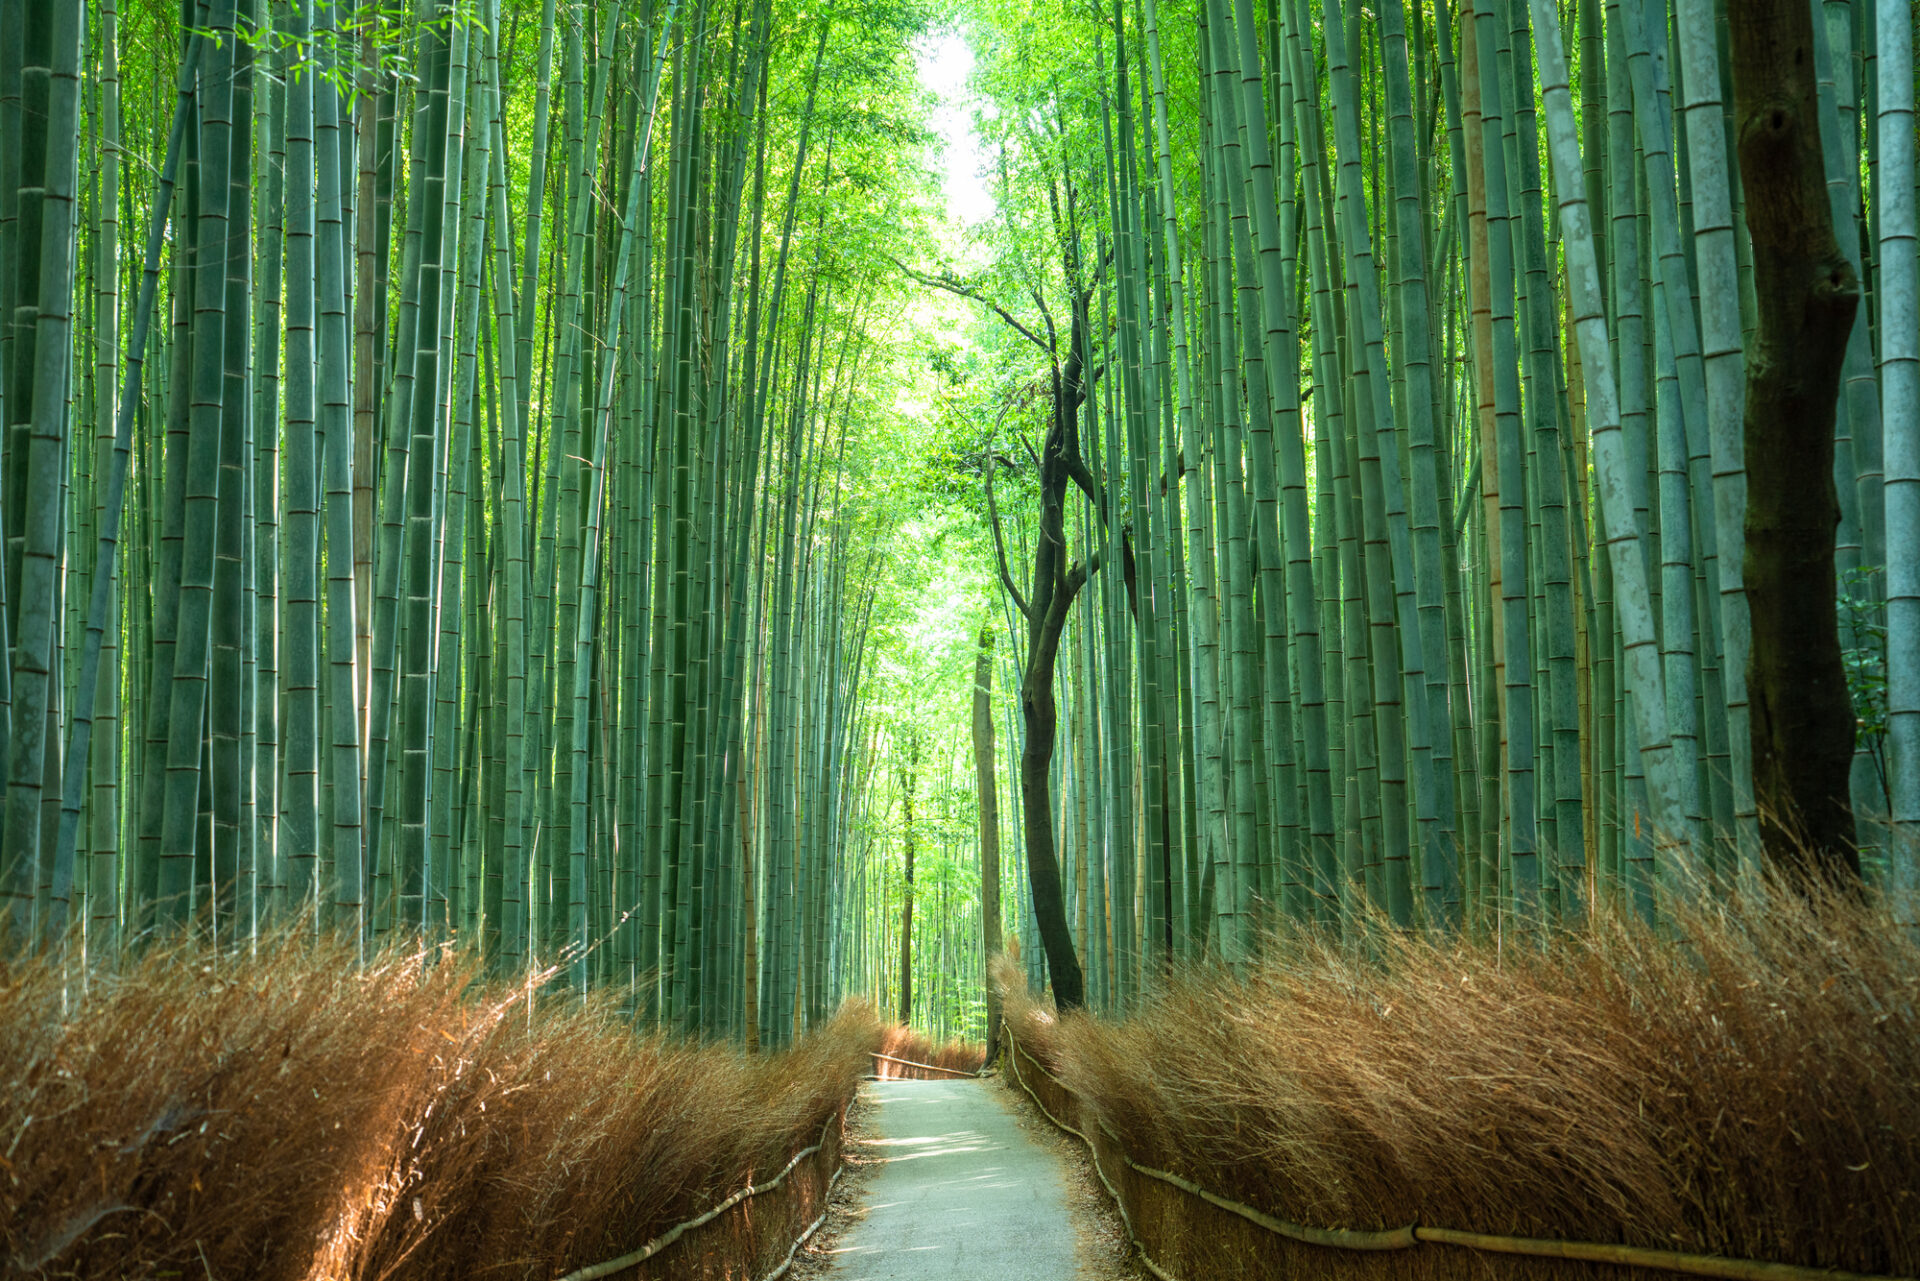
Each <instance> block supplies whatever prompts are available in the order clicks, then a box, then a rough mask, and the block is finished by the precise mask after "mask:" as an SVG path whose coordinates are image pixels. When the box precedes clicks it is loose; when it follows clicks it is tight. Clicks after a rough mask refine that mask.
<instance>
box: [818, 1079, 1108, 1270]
mask: <svg viewBox="0 0 1920 1281" xmlns="http://www.w3.org/2000/svg"><path fill="white" fill-rule="evenodd" d="M871 1088H872V1091H873V1095H872V1097H873V1099H874V1101H875V1102H876V1103H878V1104H879V1107H878V1109H877V1111H876V1113H875V1116H874V1129H875V1131H876V1136H875V1137H874V1138H872V1139H869V1140H867V1143H868V1144H869V1145H870V1149H871V1152H870V1154H871V1155H874V1156H877V1157H879V1158H880V1159H881V1160H882V1161H884V1162H885V1164H884V1165H882V1166H881V1167H880V1170H879V1172H878V1173H877V1174H876V1175H874V1177H873V1181H872V1183H871V1184H869V1185H868V1188H867V1215H866V1217H865V1218H864V1219H862V1220H861V1221H859V1222H858V1223H856V1224H855V1225H854V1226H853V1227H852V1228H851V1229H849V1231H848V1232H847V1235H846V1237H845V1238H844V1239H843V1240H842V1241H841V1242H840V1245H839V1248H838V1250H836V1251H835V1253H836V1255H837V1256H838V1262H837V1264H836V1266H835V1268H834V1270H833V1273H832V1278H833V1281H907V1279H908V1278H912V1281H944V1279H945V1278H949V1277H951V1278H965V1279H966V1281H1072V1278H1073V1277H1074V1276H1076V1275H1077V1273H1078V1271H1079V1266H1078V1262H1077V1260H1076V1257H1075V1249H1074V1245H1075V1240H1076V1233H1075V1230H1074V1226H1073V1223H1072V1221H1071V1220H1070V1218H1069V1215H1068V1209H1067V1194H1066V1180H1067V1172H1066V1170H1065V1169H1064V1168H1063V1166H1062V1165H1061V1162H1060V1159H1059V1157H1057V1156H1056V1155H1054V1154H1053V1153H1052V1152H1049V1151H1048V1150H1046V1149H1045V1148H1043V1147H1041V1146H1040V1145H1039V1144H1038V1143H1035V1142H1034V1141H1033V1140H1032V1139H1031V1138H1029V1137H1027V1135H1026V1134H1025V1133H1024V1132H1023V1131H1022V1130H1021V1129H1020V1127H1019V1125H1018V1124H1016V1123H1015V1121H1014V1117H1013V1113H1012V1112H1011V1111H1010V1110H1009V1109H1008V1106H1007V1102H1006V1100H1005V1098H1004V1097H1002V1094H1001V1091H1000V1090H999V1089H997V1088H996V1087H995V1086H994V1085H993V1084H992V1083H991V1082H988V1081H880V1082H876V1083H875V1084H874V1085H873V1086H872V1087H871Z"/></svg>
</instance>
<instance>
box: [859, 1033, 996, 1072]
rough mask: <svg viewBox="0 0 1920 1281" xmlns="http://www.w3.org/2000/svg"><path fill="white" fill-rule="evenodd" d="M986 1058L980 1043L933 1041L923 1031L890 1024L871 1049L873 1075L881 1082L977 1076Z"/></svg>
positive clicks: (985, 1052)
mask: <svg viewBox="0 0 1920 1281" xmlns="http://www.w3.org/2000/svg"><path fill="white" fill-rule="evenodd" d="M986 1061H987V1050H986V1047H985V1046H984V1045H976V1044H973V1043H970V1042H967V1041H943V1042H939V1043H936V1042H934V1041H933V1040H932V1038H930V1037H928V1036H927V1035H925V1034H924V1033H921V1032H916V1031H914V1030H913V1029H912V1028H909V1027H905V1026H902V1025H901V1024H898V1023H890V1024H888V1025H887V1026H886V1027H885V1028H883V1029H882V1030H881V1034H880V1048H879V1049H877V1050H875V1051H874V1052H873V1075H874V1078H875V1079H877V1080H881V1081H950V1080H953V1079H954V1078H955V1077H968V1076H978V1075H980V1069H981V1068H982V1067H984V1066H985V1065H986Z"/></svg>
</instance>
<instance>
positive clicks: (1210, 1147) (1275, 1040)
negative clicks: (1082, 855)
mask: <svg viewBox="0 0 1920 1281" xmlns="http://www.w3.org/2000/svg"><path fill="white" fill-rule="evenodd" d="M1676 918H1677V919H1676V921H1675V923H1674V926H1673V928H1672V929H1671V930H1670V931H1669V932H1667V933H1663V934H1660V935H1655V934H1653V933H1652V932H1649V931H1645V930H1640V929H1638V928H1636V927H1628V926H1621V925H1617V924H1611V923H1606V924H1600V925H1596V926H1595V927H1594V928H1593V929H1592V930H1591V932H1590V933H1588V934H1586V935H1582V936H1579V937H1577V938H1569V939H1564V940H1561V942H1560V943H1558V944H1556V946H1555V947H1553V948H1551V949H1541V948H1537V947H1518V948H1516V947H1515V946H1513V944H1512V942H1511V941H1509V943H1508V946H1507V948H1506V950H1505V953H1504V955H1503V954H1502V952H1501V950H1500V949H1498V948H1497V947H1493V946H1486V945H1475V944H1466V943H1452V944H1445V943H1442V944H1435V943H1431V942H1425V941H1421V940H1408V939H1404V938H1402V939H1398V940H1395V939H1390V938H1382V939H1380V940H1376V944H1375V946H1373V947H1371V948H1370V949H1368V955H1367V956H1366V957H1365V958H1364V959H1355V957H1354V956H1353V955H1352V954H1351V952H1349V951H1345V950H1336V949H1328V948H1314V947H1307V948H1296V949H1295V950H1293V951H1291V952H1290V953H1288V954H1285V955H1282V956H1277V957H1275V958H1274V959H1272V960H1270V961H1268V962H1267V963H1265V964H1264V965H1263V966H1261V967H1260V968H1259V969H1258V970H1257V971H1256V972H1255V973H1253V974H1252V975H1250V976H1248V977H1247V978H1246V979H1245V980H1244V981H1234V980H1230V979H1226V978H1223V977H1219V976H1208V977H1192V978H1188V979H1185V980H1181V981H1178V982H1175V983H1171V984H1169V985H1168V986H1166V987H1165V988H1163V989H1162V991H1161V992H1160V993H1159V994H1158V995H1157V996H1156V997H1154V998H1153V999H1152V1000H1151V1001H1149V1002H1148V1003H1147V1004H1146V1006H1145V1007H1144V1008H1143V1009H1142V1010H1141V1012H1140V1013H1139V1014H1138V1015H1136V1016H1135V1017H1134V1018H1131V1019H1129V1020H1127V1021H1125V1022H1122V1023H1101V1022H1098V1021H1095V1020H1092V1019H1089V1018H1086V1017H1084V1016H1078V1015H1076V1016H1073V1017H1069V1018H1066V1019H1056V1018H1055V1017H1054V1015H1053V1013H1052V1012H1051V1010H1049V1009H1046V1008H1044V1007H1042V1006H1040V1005H1038V1004H1036V1003H1035V1002H1034V1001H1033V999H1032V998H1031V997H1030V996H1029V995H1027V994H1026V993H1025V990H1024V987H1023V986H1021V985H1020V984H1019V983H1018V981H1017V976H1015V975H1013V974H1011V973H1010V972H1008V971H1007V970H1005V969H1004V968H1003V969H1002V970H1001V981H1002V983H1003V984H1004V985H1006V986H1007V987H1008V988H1009V991H1008V1000H1007V1006H1006V1008H1007V1027H1008V1033H1009V1046H1010V1048H1009V1052H1008V1066H1009V1075H1010V1076H1012V1077H1013V1078H1014V1079H1015V1080H1016V1081H1017V1082H1018V1084H1019V1085H1020V1086H1021V1087H1022V1088H1024V1089H1025V1090H1026V1091H1027V1092H1028V1093H1029V1094H1030V1095H1032V1096H1033V1098H1034V1101H1035V1102H1036V1103H1037V1104H1039V1105H1040V1106H1041V1107H1042V1108H1043V1109H1044V1110H1045V1111H1046V1112H1047V1113H1048V1114H1049V1115H1050V1116H1051V1117H1052V1118H1053V1119H1054V1120H1055V1122H1056V1123H1057V1124H1059V1125H1061V1126H1062V1128H1065V1129H1069V1130H1071V1131H1072V1132H1074V1133H1076V1134H1078V1135H1079V1136H1080V1137H1081V1138H1082V1139H1083V1140H1084V1141H1085V1142H1086V1143H1087V1144H1088V1146H1089V1148H1090V1149H1091V1150H1092V1153H1093V1156H1094V1159H1095V1162H1096V1165H1097V1167H1098V1169H1099V1171H1100V1175H1101V1177H1102V1179H1103V1180H1104V1181H1105V1182H1106V1183H1107V1185H1108V1189H1109V1191H1110V1192H1111V1193H1112V1194H1113V1197H1114V1199H1115V1201H1116V1202H1117V1203H1118V1205H1119V1206H1120V1208H1121V1211H1122V1214H1123V1216H1124V1217H1125V1218H1126V1219H1127V1221H1128V1227H1129V1230H1130V1231H1131V1233H1132V1235H1133V1237H1134V1239H1135V1241H1136V1243H1137V1244H1138V1245H1139V1246H1140V1248H1141V1250H1142V1251H1143V1253H1144V1254H1145V1255H1146V1256H1147V1258H1148V1260H1149V1267H1150V1269H1151V1270H1152V1271H1154V1272H1155V1273H1156V1274H1157V1275H1159V1276H1161V1277H1163V1278H1169V1279H1170V1281H1215V1279H1226V1278H1241V1277H1270V1276H1293V1275H1304V1276H1312V1277H1315V1278H1316V1279H1319V1278H1332V1279H1333V1281H1349V1279H1350V1281H1385V1279H1388V1278H1391V1279H1393V1281H1399V1279H1400V1278H1407V1279H1409V1281H1433V1279H1441V1278H1444V1279H1446V1281H1453V1279H1455V1278H1458V1279H1460V1281H1468V1279H1472V1281H1505V1279H1506V1278H1522V1277H1525V1278H1554V1279H1555V1281H1558V1279H1560V1278H1568V1279H1569V1281H1571V1279H1573V1278H1581V1279H1590V1281H1625V1278H1628V1277H1636V1276H1644V1277H1647V1278H1654V1277H1666V1278H1672V1277H1673V1276H1675V1275H1700V1276H1712V1277H1722V1278H1729V1279H1732V1281H1815V1279H1824V1281H1836V1279H1844V1278H1858V1277H1864V1276H1877V1277H1894V1276H1898V1277H1911V1276H1913V1275H1915V1274H1917V1273H1920V1018H1917V1016H1916V1009H1917V1008H1920V1000H1916V998H1920V949H1916V946H1915V944H1914V942H1913V941H1912V940H1911V939H1910V937H1909V936H1908V935H1907V934H1906V933H1905V932H1903V931H1902V930H1901V929H1900V928H1899V927H1898V926H1897V925H1896V924H1895V923H1894V922H1893V921H1892V919H1891V916H1890V914H1888V913H1886V912H1884V911H1883V910H1881V909H1880V908H1879V907H1876V906H1873V905H1866V904H1848V903H1838V904H1835V903H1828V904H1820V905H1808V904H1806V903H1803V902H1800V901H1798V900H1791V899H1782V898H1773V897H1770V898H1767V899H1765V900H1763V901H1760V902H1759V903H1757V904H1753V903H1750V904H1749V905H1748V906H1746V907H1741V908H1735V909H1721V908H1717V907H1702V908H1697V909H1693V910H1691V911H1689V912H1681V913H1677V914H1676ZM1429 1225H1436V1226H1429Z"/></svg>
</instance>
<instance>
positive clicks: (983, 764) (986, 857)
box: [973, 623, 1000, 1063]
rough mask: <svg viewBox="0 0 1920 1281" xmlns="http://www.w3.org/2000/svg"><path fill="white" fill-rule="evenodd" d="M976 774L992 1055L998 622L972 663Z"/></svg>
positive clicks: (983, 631)
mask: <svg viewBox="0 0 1920 1281" xmlns="http://www.w3.org/2000/svg"><path fill="white" fill-rule="evenodd" d="M973 777H974V786H975V789H976V791H977V794H978V795H979V797H980V933H981V943H982V950H984V951H985V953H986V960H987V965H988V971H989V972H988V975H987V1057H986V1061H987V1062H988V1063H991V1062H993V1059H994V1054H995V1053H996V1052H997V1051H998V1050H999V1048H1000V994H999V993H998V992H996V991H995V990H994V986H993V975H992V972H991V970H992V965H993V960H994V958H995V957H997V956H999V955H1000V797H999V794H998V792H997V791H996V790H995V786H994V780H995V777H996V775H995V774H994V772H993V624H992V623H983V624H982V625H981V627H980V653H979V655H978V656H977V657H976V658H975V659H974V661H973Z"/></svg>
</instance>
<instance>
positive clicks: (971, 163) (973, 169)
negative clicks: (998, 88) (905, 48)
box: [913, 27, 994, 230]
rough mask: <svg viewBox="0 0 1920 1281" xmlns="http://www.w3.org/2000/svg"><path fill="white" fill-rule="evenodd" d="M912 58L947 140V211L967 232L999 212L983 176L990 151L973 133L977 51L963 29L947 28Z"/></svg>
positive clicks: (936, 125)
mask: <svg viewBox="0 0 1920 1281" xmlns="http://www.w3.org/2000/svg"><path fill="white" fill-rule="evenodd" d="M913 56H914V61H915V62H916V63H917V64H918V65H919V70H920V83H921V85H922V86H924V87H925V88H926V90H927V92H928V93H930V94H932V95H933V97H934V99H935V102H934V108H933V112H932V114H931V115H930V117H929V118H928V123H929V124H931V125H932V126H933V129H934V132H935V133H937V134H939V136H940V140H941V142H942V144H943V145H942V147H941V156H940V160H941V166H942V169H943V171H944V180H943V183H942V186H943V187H944V188H945V191H946V197H947V212H948V214H949V215H950V216H951V217H952V218H953V220H954V221H955V222H956V223H958V224H959V226H960V228H961V229H962V230H965V229H969V228H972V227H973V226H975V225H976V224H978V223H982V222H985V221H986V220H987V219H988V218H991V217H992V216H993V211H994V200H993V196H992V195H991V194H990V193H989V192H988V191H987V185H986V182H985V181H984V180H983V179H982V177H981V174H982V171H983V170H984V169H985V167H986V153H985V152H984V151H983V150H982V149H981V147H980V135H979V134H977V133H975V132H974V128H973V108H974V102H973V98H972V95H971V94H969V93H968V92H967V77H968V76H970V75H972V74H973V50H972V49H970V48H968V47H967V41H966V37H965V36H964V35H963V34H962V33H961V32H960V31H959V29H957V28H955V27H942V28H938V29H936V30H933V31H930V32H928V33H927V34H926V35H924V36H922V37H921V38H920V39H919V40H917V41H915V42H914V48H913Z"/></svg>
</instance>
